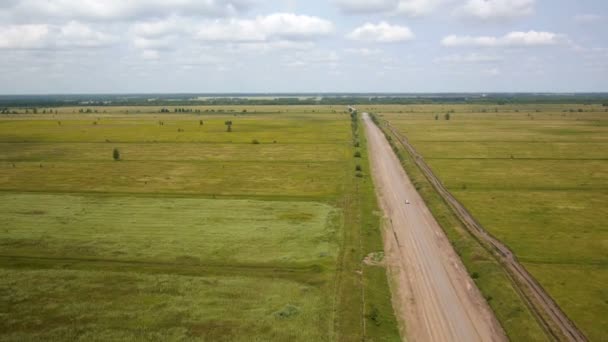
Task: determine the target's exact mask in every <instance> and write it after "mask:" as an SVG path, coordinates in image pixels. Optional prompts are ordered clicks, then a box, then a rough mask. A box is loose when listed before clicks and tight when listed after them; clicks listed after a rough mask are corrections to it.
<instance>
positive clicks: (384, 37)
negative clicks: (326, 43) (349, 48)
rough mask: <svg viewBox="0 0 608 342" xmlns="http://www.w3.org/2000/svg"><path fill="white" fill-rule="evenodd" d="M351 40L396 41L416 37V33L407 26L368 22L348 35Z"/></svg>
mask: <svg viewBox="0 0 608 342" xmlns="http://www.w3.org/2000/svg"><path fill="white" fill-rule="evenodd" d="M346 38H348V39H350V40H359V41H367V42H379V43H395V42H403V41H408V40H412V39H414V33H412V31H411V30H410V29H409V28H408V27H407V26H398V25H390V24H388V23H386V22H384V21H383V22H381V23H379V24H372V23H366V24H364V25H363V26H360V27H357V28H356V29H354V30H353V31H352V32H351V33H349V34H348V35H346Z"/></svg>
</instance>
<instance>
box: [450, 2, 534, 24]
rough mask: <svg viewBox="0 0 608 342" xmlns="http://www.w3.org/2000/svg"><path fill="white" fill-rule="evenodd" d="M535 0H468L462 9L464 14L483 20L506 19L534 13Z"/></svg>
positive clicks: (461, 11)
mask: <svg viewBox="0 0 608 342" xmlns="http://www.w3.org/2000/svg"><path fill="white" fill-rule="evenodd" d="M535 2H536V1H535V0H468V1H467V2H466V4H465V5H464V6H463V7H462V8H461V9H460V11H459V12H460V13H461V14H462V15H464V16H468V17H473V18H477V19H481V20H505V19H513V18H518V17H523V16H527V15H530V14H532V13H534V5H535Z"/></svg>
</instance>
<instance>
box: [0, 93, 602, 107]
mask: <svg viewBox="0 0 608 342" xmlns="http://www.w3.org/2000/svg"><path fill="white" fill-rule="evenodd" d="M441 103H446V104H459V103H460V104H467V103H468V104H484V103H492V104H499V105H506V104H525V103H580V104H604V105H606V106H608V93H576V94H559V93H553V94H551V93H546V94H542V93H518V94H507V93H488V94H484V93H462V94H456V93H444V94H392V93H369V94H364V93H360V94H340V93H324V94H311V93H307V94H278V93H277V94H259V93H256V94H106V95H104V94H74V95H0V108H1V107H62V106H85V107H86V106H95V107H100V106H193V105H282V106H284V105H370V104H441Z"/></svg>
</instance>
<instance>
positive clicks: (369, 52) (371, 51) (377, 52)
mask: <svg viewBox="0 0 608 342" xmlns="http://www.w3.org/2000/svg"><path fill="white" fill-rule="evenodd" d="M346 52H348V53H352V54H355V55H360V56H364V57H369V56H377V55H381V54H382V50H380V49H368V48H360V49H353V48H349V49H346Z"/></svg>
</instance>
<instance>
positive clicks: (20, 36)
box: [0, 25, 49, 49]
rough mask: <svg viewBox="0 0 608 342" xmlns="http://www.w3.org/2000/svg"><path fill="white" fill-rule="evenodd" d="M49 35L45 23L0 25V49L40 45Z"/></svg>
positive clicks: (26, 47)
mask: <svg viewBox="0 0 608 342" xmlns="http://www.w3.org/2000/svg"><path fill="white" fill-rule="evenodd" d="M48 35H49V27H48V26H47V25H10V26H0V49H31V48H36V47H41V46H42V43H43V42H44V40H45V39H46V37H47V36H48Z"/></svg>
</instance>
